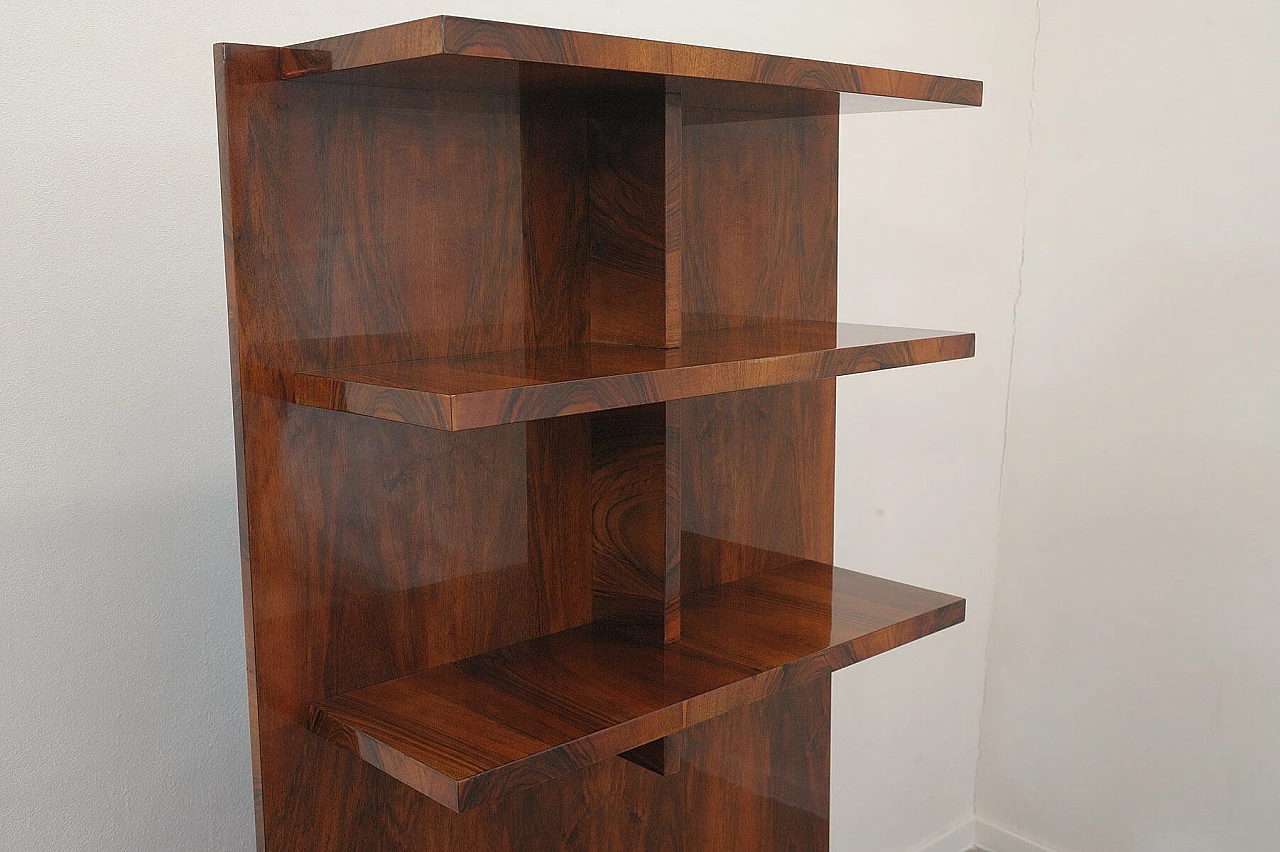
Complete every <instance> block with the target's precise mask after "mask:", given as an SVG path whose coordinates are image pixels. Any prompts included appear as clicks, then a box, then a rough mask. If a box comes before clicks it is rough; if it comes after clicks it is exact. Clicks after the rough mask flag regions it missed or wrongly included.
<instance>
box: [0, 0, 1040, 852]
mask: <svg viewBox="0 0 1280 852" xmlns="http://www.w3.org/2000/svg"><path fill="white" fill-rule="evenodd" d="M437 12H449V13H452V14H462V15H472V16H476V17H492V18H498V19H506V20H515V21H522V22H527V23H534V24H543V25H549V26H561V27H566V28H574V29H584V30H595V31H601V32H610V33H619V34H625V35H634V36H643V37H651V38H658V39H665V40H672V41H687V42H694V43H701V44H711V45H717V46H727V47H736V48H741V49H746V50H758V51H768V52H774V53H780V54H789V55H799V56H812V57H816V58H826V59H836V60H845V61H853V62H860V63H864V64H871V65H887V66H890V67H903V68H908V69H911V70H921V71H928V72H935V73H942V74H952V75H957V76H969V77H978V78H982V79H984V80H985V81H986V83H987V106H986V107H984V108H983V109H982V110H971V111H963V110H942V111H935V112H926V113H888V114H873V115H851V116H848V117H846V118H844V119H843V120H842V121H843V124H842V133H843V134H844V140H843V147H842V152H841V155H842V158H843V159H842V169H841V181H842V185H841V201H842V208H841V217H842V218H841V235H840V236H841V241H842V242H841V255H840V267H841V276H842V283H841V294H840V297H841V299H840V314H841V317H842V318H843V319H845V320H848V321H861V322H874V323H890V324H894V323H896V324H905V325H918V326H935V327H943V328H954V329H962V330H975V331H977V332H978V341H979V342H978V348H979V356H978V358H977V359H975V360H973V361H966V362H963V363H958V364H948V365H937V366H933V367H928V368H921V369H919V370H903V371H895V372H893V373H887V374H884V375H869V376H860V377H855V378H851V379H847V380H842V381H841V384H840V420H839V458H838V475H839V480H840V486H839V496H838V501H839V502H838V511H839V524H838V526H839V529H840V532H839V540H838V542H837V545H838V546H837V553H838V556H839V558H840V561H841V562H842V563H843V564H845V565H848V566H849V567H853V568H858V569H861V570H866V571H869V572H873V573H879V574H883V575H886V576H890V577H895V578H898V579H903V580H906V581H909V582H916V583H920V584H923V585H928V586H932V587H936V588H940V589H944V590H947V591H951V592H955V593H959V594H964V595H966V596H968V597H969V599H970V616H969V621H968V623H967V624H966V625H964V626H963V627H960V628H957V629H955V630H951V631H947V632H946V633H943V634H941V635H939V636H936V637H931V638H929V639H927V640H925V641H922V642H920V643H918V644H917V645H914V646H910V647H907V648H904V649H901V650H899V651H897V652H895V653H893V654H890V655H886V656H885V657H882V658H878V659H875V660H872V661H869V662H867V663H866V664H863V665H859V666H857V667H855V668H853V669H851V670H849V671H848V672H845V673H843V674H841V675H839V676H838V678H837V681H836V697H835V707H834V716H835V720H834V727H835V746H834V755H833V764H834V766H833V811H834V817H833V827H832V831H833V840H834V843H833V845H834V848H836V849H838V850H860V852H861V850H865V852H884V851H885V850H898V849H908V848H912V847H915V846H917V845H919V844H921V843H923V842H925V841H927V840H928V839H929V838H930V837H932V836H935V835H938V834H941V833H942V832H944V831H946V830H947V829H948V828H950V827H951V826H952V825H953V824H955V823H958V822H961V821H964V820H966V819H967V818H968V817H969V815H970V814H971V811H972V800H973V784H974V771H973V767H974V761H975V760H976V755H977V747H978V740H977V731H978V725H977V722H978V714H979V708H980V701H981V673H982V665H983V663H982V660H983V652H984V647H985V644H986V624H987V622H988V619H989V616H990V599H991V588H992V583H993V576H992V575H993V565H994V556H995V550H996V544H995V531H996V520H997V519H996V505H997V491H998V475H997V472H998V467H999V456H1000V450H1001V443H1002V425H1003V416H1004V392H1005V383H1006V377H1007V365H1008V353H1009V344H1010V330H1011V325H1010V323H1011V314H1012V305H1013V299H1014V294H1015V292H1016V285H1017V266H1018V253H1019V232H1020V227H1021V207H1022V175H1023V164H1024V155H1025V151H1026V129H1027V117H1028V112H1027V99H1028V91H1029V84H1030V57H1031V53H1030V44H1031V35H1032V28H1033V10H1032V9H1031V8H1030V7H1029V6H1028V5H1027V4H1026V3H1022V2H1017V0H963V2H954V0H913V2H910V3H899V4H885V3H872V2H870V0H855V2H834V0H833V2H805V0H799V2H792V3H788V4H785V5H779V4H777V3H776V2H757V0H750V2H739V1H738V0H732V1H731V0H714V2H712V0H706V2H687V0H686V2H668V0H653V2H647V3H622V2H617V0H559V2H554V3H532V2H523V3H521V2H501V1H500V0H489V2H482V1H481V0H472V1H471V2H468V0H457V2H455V3H453V4H452V5H450V6H448V7H424V6H422V5H421V4H418V3H409V2H392V1H391V0H378V2H372V3H367V4H350V3H348V4H337V3H322V4H316V3H303V2H297V0H272V2H267V3H263V2H259V0H254V2H248V0H211V2H202V3H184V2H178V3H159V2H152V0H130V2H126V3H117V4H97V3H88V2H84V0H65V2H55V3H52V4H31V3H21V4H20V3H17V2H15V0H0V31H3V32H4V33H5V39H4V48H3V50H0V197H2V198H3V203H0V239H2V240H3V246H2V247H0V248H2V250H0V379H2V381H3V388H4V397H5V402H4V404H3V408H2V409H0V410H2V411H3V416H0V447H3V448H4V449H3V452H0V710H2V713H3V719H4V723H3V724H0V848H2V849H6V850H8V849H12V850H22V852H26V850H46V849H47V850H59V852H73V850H94V852H104V850H120V851H121V852H138V850H157V852H181V850H192V851H193V852H210V850H248V849H250V848H251V847H252V843H253V828H252V817H251V802H250V780H249V745H248V719H247V711H246V698H245V676H244V647H243V633H242V615H241V602H240V587H239V584H240V578H239V575H240V572H239V557H238V552H237V534H236V512H235V496H234V489H235V477H234V460H233V446H232V426H231V401H230V388H229V382H230V379H229V369H228V354H227V342H226V315H225V292H224V283H223V268H222V242H221V212H220V201H219V184H218V171H217V134H216V124H215V113H214V98H213V80H212V60H211V45H212V44H213V43H214V42H215V41H244V42H257V43H265V44H287V43H290V42H296V41H301V40H304V39H308V38H315V37H319V36H324V35H330V34H334V33H340V32H347V31H351V30H357V29H363V28H367V27H372V26H378V25H382V24H387V23H393V22H396V21H401V20H408V19H412V18H417V17H422V16H425V15H428V14H434V13H437Z"/></svg>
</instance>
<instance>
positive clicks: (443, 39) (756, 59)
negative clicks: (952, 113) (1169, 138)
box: [282, 15, 982, 106]
mask: <svg viewBox="0 0 1280 852" xmlns="http://www.w3.org/2000/svg"><path fill="white" fill-rule="evenodd" d="M454 57H470V58H472V60H473V61H474V60H475V59H491V60H494V59H496V60H516V61H519V62H531V63H543V64H549V65H561V66H569V67H576V68H589V69H598V70H603V71H623V72H633V73H637V72H638V73H642V74H652V75H669V76H672V77H682V78H688V79H697V80H718V81H727V82H736V83H765V84H769V85H775V86H791V87H795V88H802V89H816V90H823V91H833V92H850V93H856V94H864V95H877V96H882V97H888V98H897V99H904V100H912V101H922V102H932V103H945V104H955V105H960V106H980V105H981V104H982V83H981V82H980V81H977V80H965V79H960V78H954V77H942V76H938V75H934V74H918V73H912V72H906V71H891V70H888V69H885V68H873V67H869V66H865V65H848V64H845V63H842V62H825V61H820V60H814V59H796V58H793V57H787V56H773V55H770V54H765V53H748V52H745V51H740V50H724V49H720V48H713V47H701V46H697V45H687V44H672V43H668V42H660V41H650V40H647V39H638V38H624V37H621V36H612V35H600V34H597V33H582V32H573V31H570V30H557V29H549V28H546V27H532V26H526V25H522V24H509V23H500V22H497V21H479V20H473V19H469V18H455V17H451V16H448V15H441V16H437V17H434V18H424V19H422V20H418V21H410V22H408V23H403V24H394V25H392V26H388V27H380V28H378V29H373V30H366V31H364V32H358V33H350V34H348V35H341V36H334V37H332V38H326V39H320V40H318V41H312V42H307V43H305V44H298V45H294V46H293V47H292V48H290V49H288V52H286V53H285V54H284V56H283V58H282V62H283V65H284V68H283V73H284V75H285V76H286V77H296V76H303V75H307V74H316V73H332V72H339V71H353V70H356V69H362V68H370V67H372V66H385V65H389V64H391V63H404V64H405V65H414V64H416V65H417V66H418V68H416V69H415V68H405V67H404V66H403V65H401V66H400V67H399V68H397V69H395V71H394V74H395V76H394V79H398V80H400V81H402V82H403V81H405V80H409V79H411V78H412V76H413V73H414V71H415V70H421V71H425V72H427V73H428V74H430V73H432V72H434V71H439V70H442V69H443V70H445V71H446V72H450V71H453V70H454V69H455V67H456V66H455V65H453V64H451V63H456V60H455V59H454ZM477 65H478V64H477ZM433 79H434V77H433Z"/></svg>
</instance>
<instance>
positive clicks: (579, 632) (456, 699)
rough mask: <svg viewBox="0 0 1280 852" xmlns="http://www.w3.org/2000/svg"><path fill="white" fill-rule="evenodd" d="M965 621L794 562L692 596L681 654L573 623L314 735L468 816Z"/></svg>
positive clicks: (355, 706)
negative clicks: (519, 792)
mask: <svg viewBox="0 0 1280 852" xmlns="http://www.w3.org/2000/svg"><path fill="white" fill-rule="evenodd" d="M963 617H964V602H963V601H962V600H960V599H958V598H954V597H950V596H948V595H943V594H939V593H937V592H929V591H925V590H923V589H917V588H914V587H910V586H904V585H902V584H899V583H893V582H891V581H888V580H882V579H878V578H874V577H868V576H866V575H864V574H856V573H854V572H851V571H844V570H842V569H839V568H833V567H831V566H829V565H823V564H821V563H816V562H808V561H803V562H796V563H794V564H792V565H790V566H785V567H783V568H779V569H774V570H772V571H768V572H765V573H761V574H756V575H754V576H751V577H748V578H745V579H742V580H738V581H737V582H734V583H729V584H724V585H720V586H717V587H714V588H710V589H705V590H703V591H701V592H698V593H696V594H694V595H691V596H689V597H687V598H686V599H685V600H684V605H683V636H682V638H681V639H680V641H678V642H675V643H671V644H668V645H665V646H661V647H659V646H637V645H636V644H635V643H633V642H631V641H629V640H628V639H627V638H625V637H623V636H619V635H618V634H617V633H615V632H613V631H611V630H608V629H604V628H601V627H599V626H587V627H582V628H578V629H576V630H571V631H566V632H563V633H558V634H555V635H552V636H548V637H544V638H541V639H534V640H531V641H528V642H524V643H520V644H518V645H513V646H510V647H507V648H502V649H500V650H497V651H493V652H490V653H488V654H484V655H481V656H478V657H472V658H470V659H468V660H464V661H461V662H457V663H453V664H451V665H448V666H444V667H440V668H436V669H430V670H427V671H425V672H422V673H420V674H415V675H410V676H408V677H405V678H400V679H398V680H394V681H390V682H387V683H382V684H378V685H376V686H371V687H368V688H365V689H362V690H358V691H356V692H352V693H347V694H345V695H340V696H335V697H334V698H331V699H328V700H326V701H324V702H321V703H319V704H318V705H317V706H316V709H315V713H314V716H313V718H312V723H311V724H312V728H313V730H315V731H317V732H318V733H320V734H322V735H323V736H325V737H327V738H328V739H330V740H332V741H334V742H335V743H337V744H339V745H341V746H343V747H344V748H348V749H351V750H353V751H356V752H357V753H358V754H359V755H360V756H361V757H363V758H364V759H365V760H366V761H368V762H370V763H372V764H373V765H375V766H377V767H378V768H379V769H381V770H383V771H384V772H387V773H388V774H390V775H392V776H394V777H396V778H398V779H399V780H401V781H403V782H404V783H406V784H408V785H409V786H411V787H413V788H414V789H416V790H419V791H421V792H422V793H424V794H426V795H427V796H430V797H431V798H432V799H434V800H436V801H437V802H440V803H441V804H443V805H445V806H446V807H448V808H450V809H453V810H464V809H467V808H470V807H474V806H476V805H480V804H483V803H486V802H488V801H490V800H492V799H494V798H496V797H498V796H501V795H504V794H506V793H510V792H512V791H515V790H518V789H520V788H522V787H527V786H531V785H533V784H537V783H540V782H541V781H544V780H547V779H548V778H552V777H556V776H558V775H563V774H565V773H567V772H572V771H574V770H576V769H580V768H582V767H584V766H587V765H589V764H592V763H595V762H597V761H600V760H603V759H604V758H606V757H611V756H613V755H616V754H618V753H620V752H622V751H626V750H628V749H631V748H636V747H638V746H641V745H643V744H645V743H647V742H649V741H651V740H653V739H655V738H657V737H662V736H666V735H668V734H673V733H676V732H678V731H681V730H683V729H685V728H687V727H689V726H691V725H695V724H697V723H699V722H702V721H705V720H707V719H709V718H711V717H713V716H716V715H719V714H721V713H724V712H726V711H728V710H731V709H733V708H735V707H739V706H742V705H743V704H747V703H750V702H753V701H758V700H760V699H762V698H764V697H766V696H767V695H769V694H771V693H774V692H777V691H781V690H784V689H787V688H790V687H794V686H798V685H800V684H803V683H805V682H806V681H809V680H812V679H815V678H821V677H824V676H826V675H827V674H829V673H830V672H832V671H834V670H836V669H839V668H843V667H844V666H847V665H850V664H852V663H854V662H857V661H859V660H863V659H866V658H867V657H870V656H873V655H875V654H878V653H881V652H883V651H886V650H889V649H890V648H894V647H896V646H898V645H901V644H903V643H905V642H909V641H912V640H913V639H918V638H920V637H921V636H925V635H927V634H929V633H933V632H935V631H937V630H940V629H942V628H944V627H949V626H951V625H953V624H956V623H958V622H960V621H961V620H963Z"/></svg>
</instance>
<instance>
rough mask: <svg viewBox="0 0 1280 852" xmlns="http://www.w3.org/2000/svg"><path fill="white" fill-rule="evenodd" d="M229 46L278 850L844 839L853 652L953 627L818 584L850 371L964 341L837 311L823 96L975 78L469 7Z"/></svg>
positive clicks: (957, 349) (231, 277) (244, 448)
mask: <svg viewBox="0 0 1280 852" xmlns="http://www.w3.org/2000/svg"><path fill="white" fill-rule="evenodd" d="M215 59H216V62H215V65H216V71H217V77H218V118H219V135H220V143H221V153H222V178H223V186H222V189H223V200H224V231H225V240H226V249H227V284H228V304H229V312H230V326H231V342H232V379H233V389H234V404H235V428H236V445H237V466H238V481H239V493H240V518H241V552H242V557H243V558H242V574H243V580H244V589H245V612H246V646H247V650H248V655H249V659H248V663H249V691H250V705H251V706H250V719H251V725H252V729H253V765H254V784H255V803H256V810H257V815H258V832H259V838H258V843H259V848H260V849H263V850H267V852H286V850H306V852H349V850H352V849H359V850H366V849H368V850H379V852H410V850H419V849H441V850H464V849H467V850H469V849H485V850H496V852H530V850H533V852H543V850H545V852H553V850H579V852H586V851H587V850H590V851H591V852H598V850H633V849H652V850H657V849H663V850H667V849H670V850H681V852H684V851H685V850H687V852H703V851H704V850H709V849H797V850H799V849H804V850H824V849H826V848H827V845H828V839H827V830H828V814H829V802H828V797H829V765H828V759H829V744H830V736H829V709H830V679H829V672H830V671H831V669H832V668H835V667H838V666H839V665H844V664H847V662H849V661H852V660H853V659H855V658H859V657H861V656H862V655H864V654H867V653H871V652H878V651H880V650H884V649H885V648H887V647H892V646H893V645H896V644H901V643H902V642H905V641H909V640H910V639H912V638H914V637H915V636H917V635H923V633H924V632H929V631H930V630H932V629H937V628H939V627H941V626H944V625H945V624H949V623H953V622H954V621H956V620H959V618H960V617H961V615H962V607H963V604H962V602H958V601H956V600H955V599H951V598H947V597H945V596H939V595H934V594H933V593H927V592H922V591H919V590H914V591H910V592H903V593H902V594H903V595H905V597H898V596H896V593H892V594H891V593H889V592H887V591H886V590H888V589H896V588H899V587H897V586H895V585H894V584H887V585H886V584H885V582H884V581H876V580H873V579H871V578H860V577H858V575H847V574H845V573H843V572H837V571H836V570H835V569H832V568H830V565H829V563H830V562H831V549H832V539H833V529H834V428H835V383H834V379H833V378H830V377H832V376H835V375H841V374H845V373H849V372H860V371H862V370H866V369H880V368H884V367H890V366H905V365H908V364H916V363H927V362H930V361H939V360H947V359H951V358H959V357H966V356H967V355H971V354H972V352H973V339H972V335H966V334H951V333H938V332H913V331H902V330H886V329H872V328H868V327H857V326H855V327H851V328H845V329H843V330H842V328H841V327H838V326H837V325H836V324H835V323H834V320H835V258H836V255H835V242H836V239H835V235H836V195H835V183H836V171H837V162H836V155H837V131H838V117H837V114H838V110H839V100H838V96H837V95H836V94H835V92H834V90H836V89H848V90H852V91H861V92H868V93H872V94H878V95H891V96H896V97H900V98H919V99H923V100H933V101H939V102H951V103H971V102H977V101H978V100H980V92H981V86H980V84H974V83H971V82H970V81H963V80H948V79H946V78H936V77H928V76H926V75H910V74H899V73H897V72H883V71H878V70H876V69H865V68H858V67H856V66H845V65H838V64H836V63H824V62H810V61H805V60H788V59H781V58H778V57H767V56H761V55H754V54H741V53H734V52H731V51H719V50H712V49H708V48H688V47H684V46H680V45H664V44H659V43H655V42H642V41H638V40H633V39H620V38H615V37H610V36H591V35H584V34H579V33H568V32H563V31H555V30H542V29H538V28H531V27H520V26H514V25H506V24H491V23H485V22H475V21H466V20H462V19H453V18H437V19H432V20H431V21H426V22H416V23H412V24H405V25H400V26H397V27H391V28H384V29H382V30H374V31H370V32H368V33H363V34H356V35H353V36H345V37H339V38H336V39H328V40H325V41H324V42H322V43H314V44H311V45H300V46H298V47H295V48H270V47H255V46H247V45H221V46H219V48H218V49H217V51H216V54H215ZM513 60H514V61H513ZM765 83H767V84H769V85H762V84H765ZM620 344H625V345H620ZM357 415H369V416H357ZM553 415H554V416H553ZM396 421H403V422H396ZM420 425H428V426H434V427H436V428H433V429H423V428H419V427H420ZM471 427H485V428H471ZM462 429H466V430H467V431H458V430H462ZM611 518H613V519H612V520H611ZM797 559H803V560H811V561H808V562H797ZM814 572H816V574H817V575H819V576H825V577H827V578H828V579H827V580H826V581H822V580H817V581H816V582H810V580H813V579H814V577H813V576H810V575H812V574H814ZM824 572H825V573H824ZM850 576H853V577H855V579H853V580H850V579H849V577H850ZM805 577H809V579H808V580H806V579H805ZM846 583H854V584H855V585H856V586H857V588H856V590H855V591H856V593H854V594H852V596H851V597H850V596H849V595H843V593H839V594H838V593H837V592H839V588H842V584H846ZM636 589H639V590H640V591H642V594H639V595H633V596H631V597H626V596H625V595H626V593H627V592H628V591H629V590H630V591H634V590H636ZM602 592H604V593H605V594H603V595H602V594H601V593H602ZM615 592H622V593H623V596H621V597H620V596H618V595H615V594H614V593H615ZM824 595H825V597H824ZM884 595H887V598H886V597H884ZM913 595H918V596H923V597H913ZM877 596H880V597H877ZM930 596H932V597H930ZM605 598H609V599H611V600H613V601H615V602H616V601H618V600H620V599H621V600H624V602H625V604H626V605H625V606H621V607H618V606H613V607H610V606H602V605H601V601H602V600H603V599H605ZM820 601H826V604H825V607H826V609H823V605H821V604H820V603H819V602H820ZM930 602H932V604H931V603H930ZM846 604H847V606H846ZM833 606H834V608H835V609H834V612H836V613H837V616H833V615H832V612H833V609H832V607H833ZM930 606H932V608H930ZM913 607H914V608H913ZM823 613H826V615H825V617H826V622H825V626H824V622H823V617H824V616H823ZM840 613H843V615H839V614H840ZM850 613H852V616H850ZM859 613H860V614H859ZM928 613H933V614H932V615H928ZM846 616H849V617H851V618H852V619H853V620H852V621H849V620H848V618H846ZM864 616H865V617H864ZM841 619H845V620H843V621H842V620H841ZM593 621H595V622H597V623H594V624H593V623H592V622H593ZM837 622H838V623H839V624H845V625H846V626H847V627H848V630H847V631H845V632H841V631H844V630H845V628H843V627H841V628H839V629H837V630H836V632H835V633H833V632H832V630H833V625H834V624H836V623H837ZM637 624H639V625H644V629H642V630H639V631H637V630H636V629H634V628H636V626H637ZM876 625H880V627H877V626H876ZM893 625H898V626H896V627H895V626H893ZM904 625H905V626H904ZM619 626H623V627H628V628H630V629H624V630H619V629H618V627H619ZM859 631H861V632H859ZM841 637H844V638H841ZM662 640H669V641H667V642H665V644H664V642H663V641H662ZM449 672H452V673H453V674H447V673H449ZM423 684H426V685H427V687H429V689H427V690H426V692H427V693H429V694H430V696H431V697H423V695H425V694H426V693H423V695H419V691H420V690H419V687H422V685H423ZM464 687H465V688H464ZM449 689H458V690H461V692H455V693H450V692H449ZM370 696H382V697H383V698H385V699H386V700H385V702H384V703H380V702H379V701H374V700H371V698H370ZM424 702H425V703H424ZM431 702H444V704H440V706H439V707H438V708H437V709H438V710H439V712H431V711H429V710H427V709H424V708H428V706H431V707H434V706H435V705H434V704H432V703H431ZM315 708H321V709H319V710H317V709H315ZM344 708H345V709H344ZM672 708H677V709H674V710H673V709H672ZM468 714H471V715H468ZM699 719H701V720H702V721H698V720H699ZM486 720H487V721H486ZM473 723H474V724H473ZM450 725H453V726H454V727H453V728H450V727H449V726H450ZM313 726H314V727H315V728H316V729H318V730H319V731H321V732H322V733H323V734H324V736H318V735H317V734H316V733H315V732H314V731H313V729H312V728H313ZM441 735H447V737H451V738H452V739H450V740H449V741H448V742H445V741H444V740H440V739H439V736H441ZM326 737H328V738H326ZM433 737H435V738H436V739H432V738H433ZM384 738H385V739H387V740H389V742H384ZM402 749H403V750H402ZM424 749H426V750H427V751H430V750H431V749H435V750H436V751H434V752H431V753H430V754H428V753H427V751H423V750H424ZM360 755H363V756H364V757H365V758H366V759H362V758H361V756H360ZM371 761H372V762H371ZM450 761H453V763H449V762H450ZM486 761H487V762H486ZM441 762H443V763H441ZM375 763H376V764H378V765H380V766H382V767H383V768H382V769H379V768H377V767H376V766H375V765H374V764H375ZM444 764H448V765H449V767H451V768H447V769H442V768H441V766H443V765H444ZM424 767H425V768H424ZM383 770H386V771H383ZM455 770H456V771H455ZM388 772H391V773H392V774H393V775H396V776H397V777H406V778H408V779H409V780H410V783H412V784H413V785H415V786H417V787H426V788H428V789H427V790H426V792H428V794H429V795H428V796H424V795H423V794H422V792H421V791H420V790H419V789H414V787H411V786H408V785H406V784H405V783H402V782H401V781H398V780H395V778H393V777H392V775H389V774H387V773H388ZM450 772H453V775H450V774H449V773H450ZM433 773H434V774H433ZM467 773H471V774H467ZM473 776H474V777H473ZM532 779H546V780H543V781H542V783H537V784H532ZM531 784H532V786H530V785H531ZM499 794H502V795H501V796H500V797H499ZM431 795H434V796H437V797H438V798H441V799H442V800H444V801H450V800H451V799H450V797H453V798H452V801H453V803H454V805H455V806H456V807H463V806H466V805H469V806H470V808H469V809H468V810H465V811H464V812H462V813H455V812H453V811H452V810H450V809H449V808H448V807H445V806H444V805H442V804H439V803H438V802H437V801H435V800H433V799H432V798H430V797H429V796H431Z"/></svg>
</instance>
